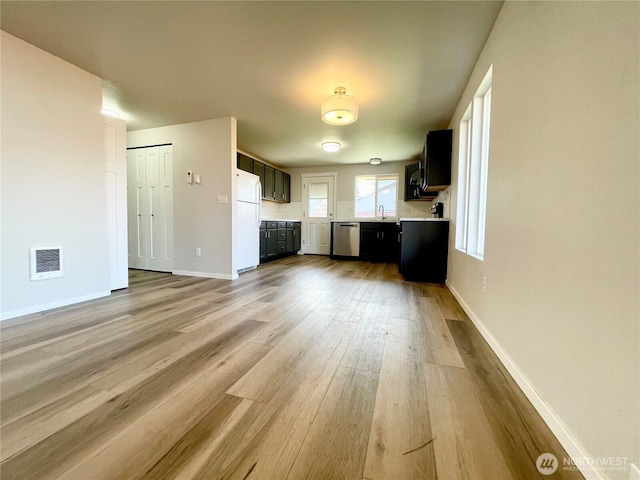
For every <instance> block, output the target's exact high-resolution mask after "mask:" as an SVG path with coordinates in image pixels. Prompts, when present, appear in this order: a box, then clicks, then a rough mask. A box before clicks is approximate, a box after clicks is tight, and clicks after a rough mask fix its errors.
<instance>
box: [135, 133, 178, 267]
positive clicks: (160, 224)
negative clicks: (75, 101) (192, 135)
mask: <svg viewBox="0 0 640 480" xmlns="http://www.w3.org/2000/svg"><path fill="white" fill-rule="evenodd" d="M128 173H129V182H128V183H129V194H128V199H129V202H128V212H129V266H130V267H131V268H140V269H147V270H157V271H160V272H170V271H171V270H172V269H173V158H172V148H171V145H162V146H159V147H147V148H136V149H132V150H129V151H128Z"/></svg>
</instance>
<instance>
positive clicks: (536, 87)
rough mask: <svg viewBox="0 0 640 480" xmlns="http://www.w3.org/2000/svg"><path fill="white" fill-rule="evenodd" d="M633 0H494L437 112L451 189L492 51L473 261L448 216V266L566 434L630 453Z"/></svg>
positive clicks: (635, 173)
mask: <svg viewBox="0 0 640 480" xmlns="http://www.w3.org/2000/svg"><path fill="white" fill-rule="evenodd" d="M639 7H640V6H639V4H638V3H637V2H629V3H615V2H588V3H583V2H566V3H565V2H533V3H521V2H506V3H505V4H504V7H503V9H502V11H501V13H500V15H499V17H498V19H497V21H496V24H495V26H494V29H493V31H492V33H491V35H490V37H489V39H488V41H487V44H486V45H485V48H484V50H483V52H482V54H481V56H480V58H479V60H478V63H477V65H476V68H475V70H474V72H473V74H472V76H471V78H470V81H469V83H468V85H467V88H466V90H465V93H464V95H463V96H462V98H461V100H460V103H459V105H458V107H457V110H456V112H455V115H454V117H453V119H452V122H451V128H455V129H456V132H455V133H456V135H455V137H454V179H453V185H454V186H453V187H451V193H452V199H454V198H455V195H456V191H455V190H456V189H455V184H456V178H457V165H456V163H457V160H456V159H457V151H458V149H457V142H458V133H459V132H458V128H459V121H460V118H461V116H462V114H463V113H464V110H465V109H466V107H467V105H468V104H469V102H470V100H471V97H472V95H473V94H474V93H475V91H476V89H477V88H478V85H479V83H480V81H481V80H482V78H483V76H484V75H485V73H486V71H487V69H488V67H489V65H490V64H493V92H492V98H493V100H492V111H491V115H492V123H491V139H490V154H489V177H488V199H487V228H486V252H485V260H484V261H479V260H476V259H474V258H471V257H469V256H467V255H464V254H462V253H460V252H458V251H456V250H455V249H454V248H453V238H454V237H455V228H454V229H452V230H453V231H452V232H451V247H450V249H449V251H450V258H449V278H448V281H449V282H450V285H451V286H452V287H453V288H454V289H455V291H456V292H457V293H458V294H459V296H460V298H461V299H462V300H463V301H464V302H465V303H466V305H467V308H469V309H470V311H471V313H472V314H473V315H474V316H475V318H476V320H477V321H479V322H480V324H481V326H482V325H483V326H484V327H486V330H487V331H488V333H489V335H491V336H493V338H494V339H495V341H496V342H497V344H498V345H499V346H501V347H502V349H503V350H504V352H505V354H506V357H509V358H510V359H511V360H512V361H513V363H514V366H515V368H516V369H518V370H519V372H520V373H521V374H522V377H521V378H520V380H521V381H522V380H524V381H525V382H528V384H529V386H530V387H531V388H532V390H531V391H530V392H529V393H530V394H531V392H533V393H534V397H535V394H537V395H538V396H539V400H540V401H541V402H542V404H541V405H542V410H543V411H544V410H546V413H545V415H546V416H547V420H549V419H550V418H551V417H550V415H556V417H557V420H558V424H557V425H555V426H554V428H555V431H556V434H557V435H558V436H559V437H561V440H562V439H564V440H565V446H567V445H568V446H569V447H571V445H570V441H569V443H567V439H569V440H574V441H575V445H574V446H575V447H576V448H578V449H580V448H581V449H582V451H583V452H584V453H586V454H588V455H591V456H594V457H610V456H614V457H626V458H627V459H628V461H631V462H634V463H635V464H636V465H637V464H639V462H640V444H639V438H640V432H639V424H640V401H639V399H640V386H639V379H640V358H639V344H640V341H639V335H640V332H639V323H640V321H639V318H640V311H639V306H638V292H639V289H640V282H639V250H640V247H639V236H638V232H639V203H640V202H639V185H638V180H639V158H640V148H639V132H640V122H639V110H640V103H639V85H640V77H639V65H638V59H639V45H640V38H639V28H638V19H639V15H640V11H639ZM455 211H456V208H455V202H454V204H453V205H452V208H451V212H455ZM453 225H454V227H455V222H453ZM483 276H486V277H487V279H488V289H487V293H486V294H483V293H482V288H481V284H482V283H481V282H482V281H481V278H482V277H483ZM512 367H513V366H512ZM512 371H513V370H512ZM534 400H535V398H534ZM538 406H539V407H540V404H539V405H538ZM551 420H552V423H553V419H552V418H551ZM558 426H561V427H564V429H565V433H566V434H567V435H568V436H567V437H564V436H563V432H562V431H561V430H560V429H559V428H558ZM575 451H576V450H574V452H575ZM570 453H571V452H570ZM560 461H561V462H562V459H561V460H560ZM603 474H604V475H605V476H607V477H608V478H620V479H625V480H626V479H627V478H629V472H628V470H627V471H624V472H603Z"/></svg>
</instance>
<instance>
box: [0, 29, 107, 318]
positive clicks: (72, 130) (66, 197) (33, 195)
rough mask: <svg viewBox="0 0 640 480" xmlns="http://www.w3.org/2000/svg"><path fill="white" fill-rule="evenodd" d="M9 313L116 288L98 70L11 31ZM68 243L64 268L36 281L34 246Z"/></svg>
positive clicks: (4, 138) (5, 66)
mask: <svg viewBox="0 0 640 480" xmlns="http://www.w3.org/2000/svg"><path fill="white" fill-rule="evenodd" d="M1 35H2V38H1V56H2V60H1V61H2V87H1V92H2V133H1V142H2V146H1V150H0V151H1V159H2V160H1V161H2V180H1V186H2V193H1V198H2V205H1V218H2V233H1V238H2V248H1V265H2V273H1V279H2V284H1V294H0V304H1V306H0V308H1V314H2V318H10V317H13V316H17V315H23V314H27V313H31V312H36V311H40V310H45V309H47V308H52V307H55V306H60V305H66V304H69V303H74V302H76V301H81V300H86V299H89V298H96V297H99V296H104V295H108V294H109V265H108V259H109V256H108V247H107V222H106V215H107V210H106V192H105V177H104V175H105V174H104V149H105V146H104V131H103V130H104V126H103V119H102V114H101V113H100V108H101V104H102V84H101V81H100V79H99V78H97V77H95V76H93V75H91V74H89V73H87V72H85V71H83V70H80V69H79V68H77V67H75V66H73V65H71V64H69V63H66V62H64V61H63V60H60V59H59V58H57V57H54V56H52V55H50V54H48V53H46V52H44V51H42V50H39V49H37V48H35V47H33V46H32V45H29V44H27V43H25V42H23V41H22V40H19V39H17V38H16V37H13V36H12V35H9V34H7V33H5V32H2V33H1ZM48 245H61V246H62V247H63V252H64V265H63V267H64V276H63V277H60V278H55V279H50V280H41V281H33V282H32V281H30V280H29V248H30V247H33V246H48Z"/></svg>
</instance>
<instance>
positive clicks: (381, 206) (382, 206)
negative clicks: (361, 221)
mask: <svg viewBox="0 0 640 480" xmlns="http://www.w3.org/2000/svg"><path fill="white" fill-rule="evenodd" d="M380 210H382V220H384V205H382V204H380V206H379V207H378V211H380Z"/></svg>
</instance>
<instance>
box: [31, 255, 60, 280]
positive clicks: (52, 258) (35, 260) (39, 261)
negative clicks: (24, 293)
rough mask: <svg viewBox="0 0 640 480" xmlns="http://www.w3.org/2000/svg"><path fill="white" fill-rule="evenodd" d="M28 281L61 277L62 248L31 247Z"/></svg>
mask: <svg viewBox="0 0 640 480" xmlns="http://www.w3.org/2000/svg"><path fill="white" fill-rule="evenodd" d="M29 251H30V257H31V261H30V275H29V279H30V280H46V279H48V278H56V277H61V276H62V273H63V272H62V247H32V248H31V249H30V250H29Z"/></svg>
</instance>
